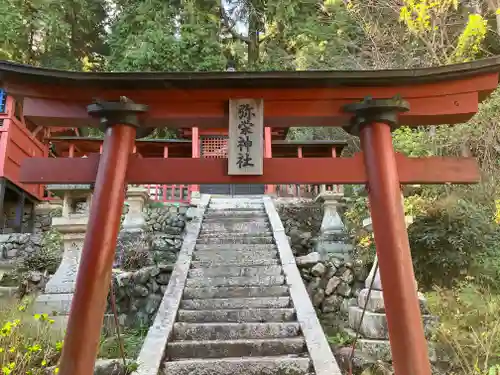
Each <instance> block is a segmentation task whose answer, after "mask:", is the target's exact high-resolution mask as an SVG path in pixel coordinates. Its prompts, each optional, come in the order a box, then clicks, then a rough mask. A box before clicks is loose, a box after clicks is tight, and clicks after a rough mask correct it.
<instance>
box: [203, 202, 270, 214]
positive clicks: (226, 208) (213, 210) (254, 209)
mask: <svg viewBox="0 0 500 375" xmlns="http://www.w3.org/2000/svg"><path fill="white" fill-rule="evenodd" d="M219 212H230V213H233V212H236V213H241V212H246V213H265V212H266V211H265V208H264V205H262V204H250V205H240V206H235V205H233V204H217V205H210V206H208V208H207V210H206V211H205V213H206V214H207V215H211V214H218V213H219Z"/></svg>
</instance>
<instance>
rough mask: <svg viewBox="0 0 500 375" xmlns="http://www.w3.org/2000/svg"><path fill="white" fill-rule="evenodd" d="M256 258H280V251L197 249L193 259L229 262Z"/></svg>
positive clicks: (220, 262)
mask: <svg viewBox="0 0 500 375" xmlns="http://www.w3.org/2000/svg"><path fill="white" fill-rule="evenodd" d="M255 259H261V260H262V259H266V260H268V259H278V251H277V250H273V251H269V250H259V251H245V252H242V251H235V250H227V251H218V250H204V251H195V252H194V254H193V260H195V261H212V262H214V263H216V264H217V263H219V264H223V263H227V262H235V261H236V262H248V261H252V260H255Z"/></svg>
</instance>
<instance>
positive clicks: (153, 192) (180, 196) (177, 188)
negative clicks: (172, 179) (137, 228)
mask: <svg viewBox="0 0 500 375" xmlns="http://www.w3.org/2000/svg"><path fill="white" fill-rule="evenodd" d="M146 189H148V192H149V197H150V199H151V200H153V201H156V202H164V203H167V202H168V203H189V201H190V200H191V191H192V190H193V189H192V185H146Z"/></svg>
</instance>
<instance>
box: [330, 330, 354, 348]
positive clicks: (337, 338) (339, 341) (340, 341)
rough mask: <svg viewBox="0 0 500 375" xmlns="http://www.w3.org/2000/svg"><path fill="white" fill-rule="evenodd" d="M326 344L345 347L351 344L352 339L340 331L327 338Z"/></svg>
mask: <svg viewBox="0 0 500 375" xmlns="http://www.w3.org/2000/svg"><path fill="white" fill-rule="evenodd" d="M328 342H329V343H330V344H332V345H336V346H346V345H349V344H352V342H353V337H351V336H349V335H348V334H347V333H345V332H344V331H340V332H337V333H336V334H335V335H333V336H328Z"/></svg>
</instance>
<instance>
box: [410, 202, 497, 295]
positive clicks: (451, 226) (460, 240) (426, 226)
mask: <svg viewBox="0 0 500 375" xmlns="http://www.w3.org/2000/svg"><path fill="white" fill-rule="evenodd" d="M493 219H494V207H492V205H490V206H488V205H486V204H480V203H476V204H474V203H471V202H470V201H467V200H464V199H461V198H460V197H457V196H449V197H447V198H446V199H440V200H434V201H429V202H428V203H427V207H425V210H424V213H423V214H421V215H419V216H416V217H415V218H414V221H413V224H411V225H410V227H409V228H408V235H409V239H410V247H411V249H412V255H413V261H414V267H415V273H416V277H417V280H418V282H419V286H420V287H422V288H424V289H429V288H432V286H433V285H439V286H442V287H452V286H453V285H455V284H456V283H457V282H459V281H460V280H464V279H465V278H466V277H468V276H474V275H476V276H477V277H478V278H481V280H480V281H482V282H483V283H485V284H487V285H491V286H492V287H498V285H500V284H499V283H500V278H499V276H500V275H499V274H498V269H496V270H495V267H496V266H498V265H499V263H498V262H497V261H495V256H496V257H498V252H499V251H500V249H499V248H498V245H497V244H498V240H499V239H500V231H499V229H498V226H497V225H496V224H495V222H494V220H493ZM491 253H493V254H491ZM492 255H493V256H494V257H493V258H490V256H492ZM478 281H479V280H478Z"/></svg>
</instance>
